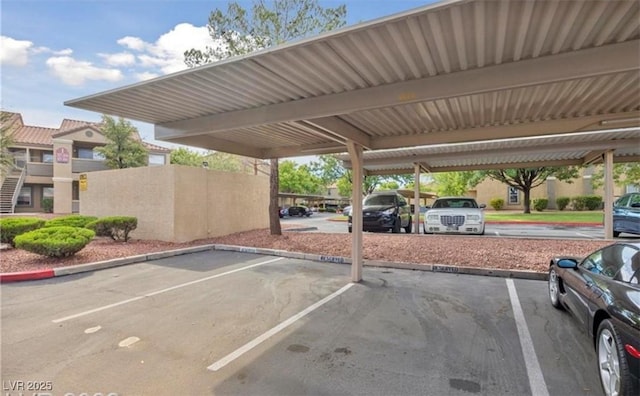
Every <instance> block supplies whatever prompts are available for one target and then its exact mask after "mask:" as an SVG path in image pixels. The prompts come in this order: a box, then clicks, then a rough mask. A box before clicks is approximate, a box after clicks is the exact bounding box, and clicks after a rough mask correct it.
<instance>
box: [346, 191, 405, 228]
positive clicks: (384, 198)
mask: <svg viewBox="0 0 640 396" xmlns="http://www.w3.org/2000/svg"><path fill="white" fill-rule="evenodd" d="M352 221H353V218H352V216H351V213H349V220H348V227H349V232H351V231H352V227H353V223H352ZM411 222H412V220H411V212H410V210H409V205H408V204H407V201H406V200H405V198H404V197H403V196H402V195H400V194H398V193H397V192H395V191H377V192H373V193H371V194H369V195H367V197H366V198H365V199H364V201H363V203H362V230H363V231H389V230H391V232H393V233H398V232H400V229H401V228H404V231H405V232H406V233H407V234H409V233H411Z"/></svg>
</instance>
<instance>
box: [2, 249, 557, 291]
mask: <svg viewBox="0 0 640 396" xmlns="http://www.w3.org/2000/svg"><path fill="white" fill-rule="evenodd" d="M207 250H219V251H234V252H240V253H253V254H264V255H269V256H279V257H287V258H294V259H300V260H310V261H317V262H324V263H336V264H351V259H350V258H347V257H342V256H326V255H320V254H309V253H300V252H289V251H286V250H275V249H265V248H254V247H246V246H234V245H220V244H213V245H201V246H194V247H188V248H183V249H174V250H167V251H163V252H155V253H149V254H141V255H137V256H129V257H123V258H117V259H111V260H105V261H98V262H95V263H88V264H78V265H72V266H67V267H58V268H53V269H44V270H40V271H27V272H14V273H0V283H9V282H19V281H27V280H40V279H48V278H53V277H58V276H65V275H72V274H78V273H83V272H90V271H98V270H102V269H107V268H114V267H119V266H122V265H128V264H134V263H141V262H145V261H153V260H158V259H161V258H166V257H174V256H180V255H184V254H190V253H197V252H204V251H207ZM364 265H365V266H367V267H381V268H395V269H405V270H415V271H429V272H445V273H450V274H458V275H463V274H465V275H482V276H495V277H503V278H517V279H530V280H546V279H547V274H546V273H542V272H535V271H521V270H501V269H491V268H475V267H461V266H451V265H440V264H418V263H396V262H390V261H377V260H365V261H364Z"/></svg>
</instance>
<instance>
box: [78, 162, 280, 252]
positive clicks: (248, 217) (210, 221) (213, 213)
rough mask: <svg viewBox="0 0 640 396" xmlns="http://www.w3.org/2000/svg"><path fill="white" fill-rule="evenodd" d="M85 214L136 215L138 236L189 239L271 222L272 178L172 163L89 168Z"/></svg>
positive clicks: (83, 202)
mask: <svg viewBox="0 0 640 396" xmlns="http://www.w3.org/2000/svg"><path fill="white" fill-rule="evenodd" d="M87 185H88V188H87V191H80V213H81V214H84V215H91V216H98V217H104V216H116V215H122V216H135V217H137V218H138V229H136V230H135V231H134V232H133V233H132V237H133V238H138V239H157V240H162V241H172V242H185V241H191V240H196V239H204V238H209V237H214V236H220V235H227V234H231V233H234V232H240V231H247V230H251V229H257V228H266V227H268V226H269V213H268V207H269V179H268V178H266V177H263V176H254V175H247V174H240V173H226V172H218V171H213V170H207V169H202V168H195V167H188V166H180V165H168V166H153V167H142V168H132V169H120V170H108V171H99V172H90V173H87Z"/></svg>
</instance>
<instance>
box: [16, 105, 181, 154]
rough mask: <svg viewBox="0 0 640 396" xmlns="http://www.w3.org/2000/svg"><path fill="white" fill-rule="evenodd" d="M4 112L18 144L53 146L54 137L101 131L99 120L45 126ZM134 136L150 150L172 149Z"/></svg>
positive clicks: (63, 121) (18, 114)
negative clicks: (73, 132) (90, 130)
mask: <svg viewBox="0 0 640 396" xmlns="http://www.w3.org/2000/svg"><path fill="white" fill-rule="evenodd" d="M4 113H6V114H8V115H9V118H8V119H7V121H6V122H3V124H6V125H11V124H13V127H14V128H15V129H14V132H13V140H14V142H15V143H17V144H27V145H29V144H33V145H45V146H53V138H55V137H57V136H60V135H64V134H66V133H69V132H72V131H75V130H78V129H82V128H92V129H94V130H96V131H98V132H100V123H98V122H89V121H81V120H70V119H67V118H65V119H64V120H62V123H61V124H60V128H45V127H39V126H32V125H24V122H23V121H22V115H21V114H20V113H11V112H4ZM100 133H101V132H100ZM134 138H135V139H136V140H138V141H140V142H142V143H143V144H144V145H145V147H146V148H147V149H148V150H152V151H160V152H170V151H171V150H170V149H167V148H165V147H161V146H157V145H154V144H151V143H147V142H145V141H143V140H142V139H141V138H140V135H139V134H136V135H134Z"/></svg>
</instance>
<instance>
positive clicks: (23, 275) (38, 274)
mask: <svg viewBox="0 0 640 396" xmlns="http://www.w3.org/2000/svg"><path fill="white" fill-rule="evenodd" d="M54 276H56V274H55V272H54V271H53V270H52V269H46V270H40V271H25V272H13V273H5V274H0V283H9V282H20V281H26V280H37V279H47V278H53V277H54Z"/></svg>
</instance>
